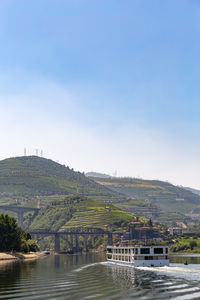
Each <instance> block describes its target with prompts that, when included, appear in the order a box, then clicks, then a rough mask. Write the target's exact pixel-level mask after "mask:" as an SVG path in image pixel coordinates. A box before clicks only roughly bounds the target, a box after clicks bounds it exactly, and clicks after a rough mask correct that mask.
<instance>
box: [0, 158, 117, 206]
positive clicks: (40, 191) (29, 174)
mask: <svg viewBox="0 0 200 300" xmlns="http://www.w3.org/2000/svg"><path fill="white" fill-rule="evenodd" d="M67 194H84V195H87V196H97V197H100V198H101V197H102V199H104V197H105V198H107V197H109V198H112V197H117V196H118V194H117V193H116V192H113V191H111V190H109V189H108V188H106V187H104V186H102V185H99V184H98V183H96V182H94V181H93V180H91V179H89V178H88V177H86V176H85V175H84V174H83V173H80V172H75V171H74V170H73V169H70V168H69V167H66V166H65V165H61V164H58V163H56V162H54V161H52V160H50V159H46V158H42V157H38V156H22V157H14V158H9V159H5V160H2V161H0V203H4V204H9V203H11V202H13V201H15V199H16V198H17V199H18V200H19V199H20V200H23V201H27V199H28V200H30V199H31V197H36V196H38V197H39V196H43V198H42V199H46V201H48V199H49V198H50V200H52V198H51V196H52V195H54V197H53V200H54V199H57V198H59V195H67ZM56 195H57V196H56ZM20 197H21V198H20ZM30 205H31V206H32V205H35V203H31V204H30Z"/></svg>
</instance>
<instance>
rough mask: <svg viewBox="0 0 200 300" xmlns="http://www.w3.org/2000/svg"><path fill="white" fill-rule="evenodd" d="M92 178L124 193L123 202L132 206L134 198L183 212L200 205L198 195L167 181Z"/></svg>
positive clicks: (162, 207)
mask: <svg viewBox="0 0 200 300" xmlns="http://www.w3.org/2000/svg"><path fill="white" fill-rule="evenodd" d="M93 180H94V181H95V182H97V183H99V184H101V185H103V186H105V187H108V188H110V189H111V190H113V191H116V192H120V193H123V194H125V195H126V196H127V197H129V200H128V201H126V200H125V201H123V204H125V205H126V206H130V207H131V206H132V203H131V201H130V200H132V202H133V203H134V202H136V201H135V200H140V201H145V202H148V201H150V202H151V203H154V204H156V205H157V206H158V207H159V208H160V209H161V210H163V211H166V212H173V211H174V212H179V213H183V214H185V213H188V211H190V210H192V209H194V208H195V207H197V206H200V196H199V195H197V194H194V193H192V192H191V191H189V190H186V189H184V188H182V187H179V186H174V185H173V184H171V183H169V182H164V181H159V180H143V179H136V178H116V177H111V178H95V177H93ZM130 198H131V199H130ZM117 201H118V200H117ZM119 202H120V201H119Z"/></svg>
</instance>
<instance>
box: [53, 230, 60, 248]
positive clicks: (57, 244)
mask: <svg viewBox="0 0 200 300" xmlns="http://www.w3.org/2000/svg"><path fill="white" fill-rule="evenodd" d="M54 251H55V252H59V251H60V235H59V234H57V233H56V234H55V246H54Z"/></svg>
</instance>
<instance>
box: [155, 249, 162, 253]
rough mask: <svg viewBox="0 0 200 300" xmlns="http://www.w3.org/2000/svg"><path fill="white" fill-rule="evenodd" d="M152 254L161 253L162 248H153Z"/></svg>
mask: <svg viewBox="0 0 200 300" xmlns="http://www.w3.org/2000/svg"><path fill="white" fill-rule="evenodd" d="M154 254H163V248H154Z"/></svg>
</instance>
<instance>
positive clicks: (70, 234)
mask: <svg viewBox="0 0 200 300" xmlns="http://www.w3.org/2000/svg"><path fill="white" fill-rule="evenodd" d="M29 232H30V234H31V235H32V236H34V238H35V239H36V240H38V238H39V237H40V236H41V237H46V236H53V237H54V251H56V252H59V251H60V238H61V237H62V238H64V239H65V240H66V242H67V243H68V245H69V248H70V249H71V250H72V251H73V252H78V250H79V245H78V239H79V237H80V236H82V237H83V245H84V250H85V251H87V250H88V248H87V242H88V237H89V236H90V237H92V238H95V237H97V236H104V235H107V237H108V244H109V245H112V237H113V233H112V232H110V231H104V230H102V231H101V230H99V229H98V230H96V231H95V229H94V228H92V229H91V230H86V231H83V230H79V231H74V230H73V229H72V230H67V231H58V232H56V231H45V230H32V231H29Z"/></svg>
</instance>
